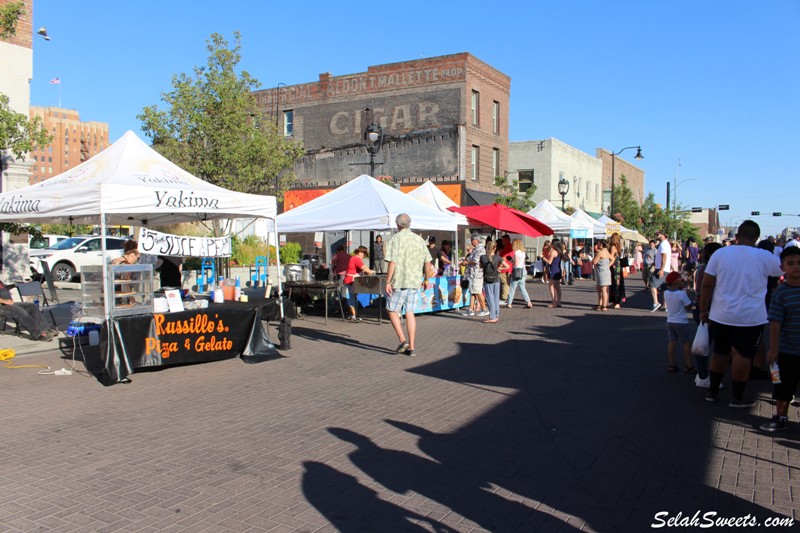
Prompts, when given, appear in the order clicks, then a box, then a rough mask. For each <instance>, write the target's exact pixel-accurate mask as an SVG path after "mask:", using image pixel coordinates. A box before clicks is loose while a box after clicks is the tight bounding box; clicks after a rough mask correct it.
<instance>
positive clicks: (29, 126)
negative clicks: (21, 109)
mask: <svg viewBox="0 0 800 533" xmlns="http://www.w3.org/2000/svg"><path fill="white" fill-rule="evenodd" d="M8 102H9V99H8V96H6V95H4V94H0V152H2V153H5V151H6V150H8V151H10V152H12V153H13V154H14V156H16V157H17V158H20V159H21V158H23V157H24V156H25V154H26V153H28V152H30V151H31V150H33V147H34V145H39V146H47V145H48V144H50V140H51V137H50V136H49V135H48V134H47V130H45V128H44V123H43V122H42V118H41V117H34V118H33V120H31V119H29V118H28V117H26V116H25V115H23V114H22V113H17V112H16V111H14V110H13V109H11V108H10V107H9V105H8ZM3 166H4V167H5V165H3Z"/></svg>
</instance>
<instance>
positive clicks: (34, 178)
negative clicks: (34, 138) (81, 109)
mask: <svg viewBox="0 0 800 533" xmlns="http://www.w3.org/2000/svg"><path fill="white" fill-rule="evenodd" d="M37 116H38V117H41V118H42V120H43V121H44V127H45V129H46V130H47V132H48V133H49V134H50V136H51V137H52V142H51V143H50V145H48V146H37V147H36V148H35V149H34V150H33V152H31V157H32V158H33V172H32V174H31V184H34V183H39V182H42V181H44V180H46V179H48V178H52V177H53V176H57V175H58V174H61V173H62V172H66V171H67V170H69V169H71V168H73V167H76V166H78V165H79V164H81V163H83V162H84V161H86V160H87V159H89V158H91V157H93V156H95V155H97V154H99V153H100V152H102V151H103V150H105V149H106V148H108V144H109V143H108V124H106V123H105V122H81V119H80V116H79V114H78V112H77V111H76V110H74V109H61V108H58V107H38V106H31V118H33V117H37Z"/></svg>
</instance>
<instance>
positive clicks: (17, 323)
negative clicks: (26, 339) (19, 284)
mask: <svg viewBox="0 0 800 533" xmlns="http://www.w3.org/2000/svg"><path fill="white" fill-rule="evenodd" d="M15 288H16V285H14V284H11V285H6V289H8V290H9V291H11V290H14V289H15ZM0 318H2V320H3V335H5V334H6V327H7V326H8V321H9V320H13V321H14V333H15V334H17V335H19V322H17V319H16V318H13V317H7V316H0Z"/></svg>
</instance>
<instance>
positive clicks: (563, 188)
mask: <svg viewBox="0 0 800 533" xmlns="http://www.w3.org/2000/svg"><path fill="white" fill-rule="evenodd" d="M568 192H569V181H567V178H565V177H564V176H561V179H560V180H558V194H560V195H561V211H565V207H564V198H565V197H566V196H567V193H568Z"/></svg>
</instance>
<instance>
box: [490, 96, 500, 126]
mask: <svg viewBox="0 0 800 533" xmlns="http://www.w3.org/2000/svg"><path fill="white" fill-rule="evenodd" d="M492 133H500V102H492Z"/></svg>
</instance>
